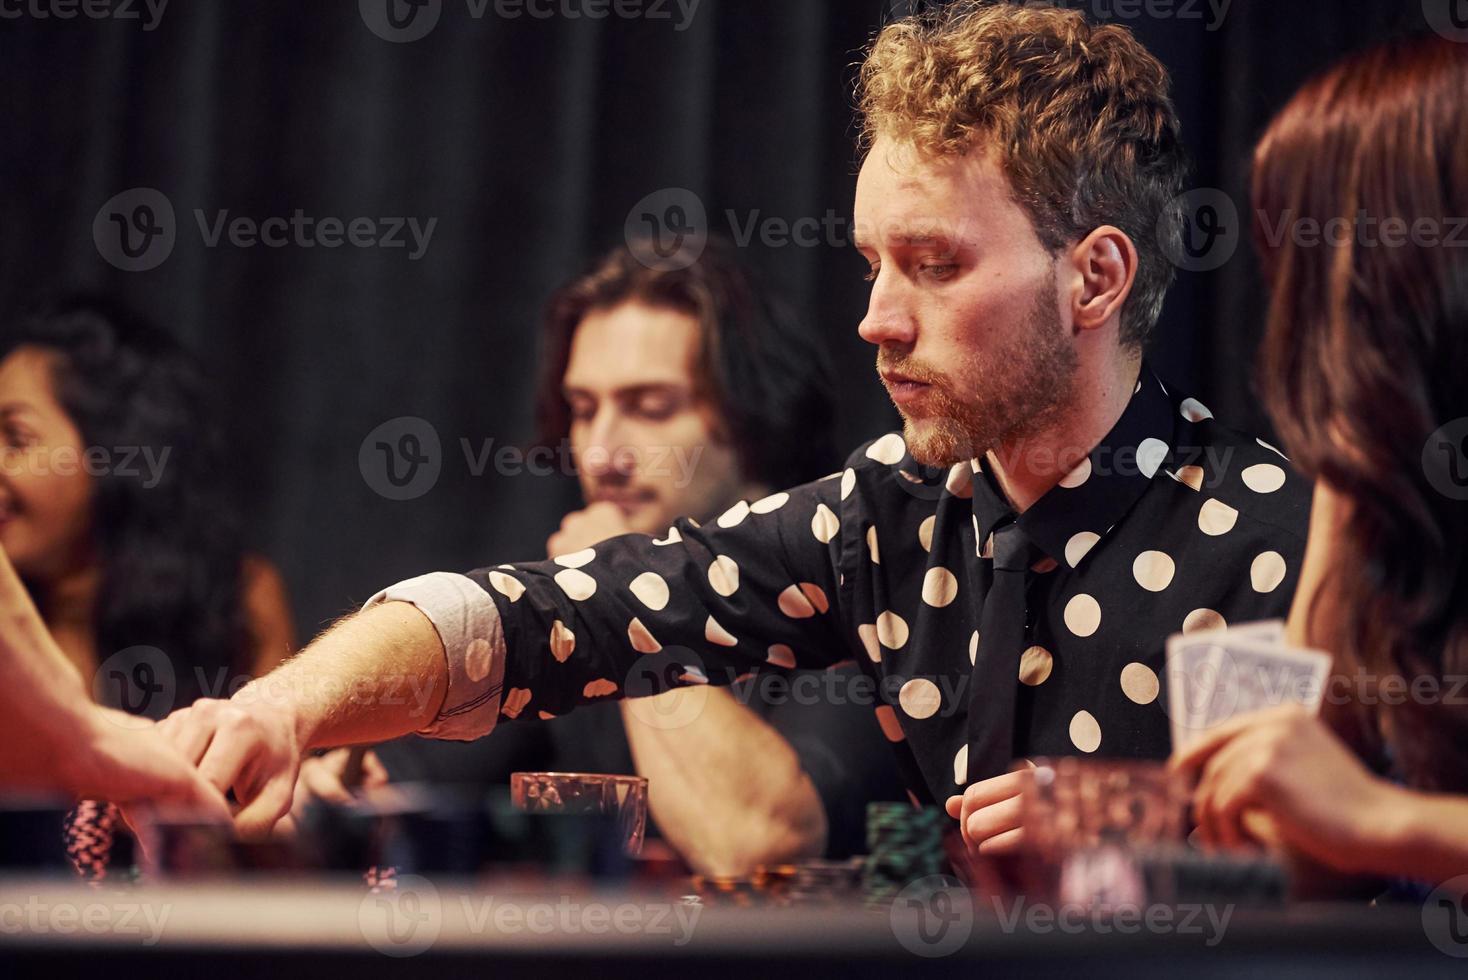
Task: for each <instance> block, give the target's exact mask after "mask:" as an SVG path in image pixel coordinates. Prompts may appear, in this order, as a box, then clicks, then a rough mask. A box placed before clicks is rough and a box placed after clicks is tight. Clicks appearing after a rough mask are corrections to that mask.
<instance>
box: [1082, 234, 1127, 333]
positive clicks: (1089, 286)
mask: <svg viewBox="0 0 1468 980" xmlns="http://www.w3.org/2000/svg"><path fill="white" fill-rule="evenodd" d="M1070 258H1071V263H1072V268H1073V270H1074V277H1075V278H1074V281H1075V283H1076V288H1075V290H1074V291H1073V292H1072V294H1071V304H1072V306H1071V311H1072V314H1073V317H1072V320H1073V322H1074V323H1075V326H1076V329H1077V330H1097V329H1099V328H1101V327H1103V326H1105V325H1106V324H1107V323H1108V322H1110V320H1111V318H1112V317H1113V316H1115V317H1118V318H1119V317H1120V316H1121V309H1122V307H1123V306H1124V305H1125V304H1126V301H1127V297H1128V296H1130V295H1131V293H1132V284H1133V283H1134V282H1135V281H1136V278H1137V247H1136V246H1135V245H1133V244H1132V240H1131V238H1130V237H1128V236H1127V233H1126V232H1124V231H1122V230H1121V229H1120V228H1117V227H1115V226H1113V225H1102V226H1101V227H1100V228H1097V229H1096V230H1095V231H1093V232H1091V233H1090V234H1089V235H1087V236H1086V237H1085V238H1083V239H1081V240H1080V241H1079V242H1078V243H1077V244H1076V245H1075V247H1074V248H1072V249H1071V253H1070Z"/></svg>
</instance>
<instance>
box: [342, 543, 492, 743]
mask: <svg viewBox="0 0 1468 980" xmlns="http://www.w3.org/2000/svg"><path fill="white" fill-rule="evenodd" d="M382 602H410V603H412V604H413V605H414V606H415V607H416V608H417V609H418V611H419V612H421V613H423V615H425V616H427V617H428V619H429V621H430V622H432V623H433V628H434V629H436V630H437V631H438V638H439V639H440V640H441V641H442V642H443V648H444V653H445V654H446V655H447V658H448V674H449V689H448V693H447V694H446V695H445V696H444V701H443V709H442V710H441V711H440V712H439V715H438V717H437V718H435V719H434V721H433V724H431V725H429V726H428V727H427V728H424V729H422V730H421V731H419V732H418V734H420V735H426V736H428V737H429V738H438V739H452V740H454V741H461V742H468V741H472V740H473V739H476V738H479V737H480V736H482V735H487V734H489V732H490V731H491V730H493V728H494V726H495V723H496V722H498V720H499V712H500V689H501V688H502V687H503V686H504V678H505V632H504V627H503V626H502V625H501V624H500V614H499V610H498V609H496V608H495V605H494V600H493V599H491V598H490V597H489V596H488V595H487V594H486V593H485V591H484V590H483V589H482V588H480V587H479V586H478V585H476V584H475V582H474V580H473V579H471V578H469V577H468V576H466V575H458V574H454V573H452V572H433V573H432V574H429V575H420V576H418V577H417V578H411V579H408V580H406V581H404V582H399V583H398V584H397V585H393V586H389V587H388V588H386V589H383V590H382V591H381V592H379V593H377V594H376V595H375V596H373V597H372V598H370V599H368V600H367V602H366V603H365V604H364V605H363V607H362V608H363V609H366V608H368V607H369V606H375V605H377V604H378V603H382Z"/></svg>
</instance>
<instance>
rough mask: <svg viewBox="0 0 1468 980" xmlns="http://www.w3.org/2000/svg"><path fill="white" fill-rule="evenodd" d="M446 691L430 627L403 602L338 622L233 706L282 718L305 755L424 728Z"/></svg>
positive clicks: (251, 687)
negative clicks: (282, 713) (280, 713)
mask: <svg viewBox="0 0 1468 980" xmlns="http://www.w3.org/2000/svg"><path fill="white" fill-rule="evenodd" d="M447 688H448V670H447V665H446V661H445V657H444V648H443V642H442V641H441V640H440V639H439V635H438V631H437V630H436V629H435V628H434V625H433V623H432V622H431V621H430V620H429V619H428V617H427V616H425V615H424V614H423V613H421V612H419V611H418V610H417V609H416V608H415V607H414V606H412V605H411V604H409V603H406V602H387V603H384V604H382V605H377V606H372V607H370V608H368V609H365V610H363V611H362V612H359V613H357V614H355V615H353V616H350V617H348V618H346V619H344V620H342V621H341V622H339V623H337V624H336V625H335V626H333V627H332V628H331V629H330V630H328V631H327V632H325V633H323V634H322V635H321V636H320V637H318V638H317V639H316V640H315V641H313V642H312V643H311V644H310V645H308V646H307V647H306V648H305V649H304V650H302V651H301V652H300V653H298V654H297V655H296V656H295V657H293V658H291V659H290V660H288V661H286V662H285V663H284V664H282V665H281V666H280V667H278V668H276V669H275V670H274V671H271V672H270V673H269V674H267V675H265V676H264V677H262V678H259V679H258V680H255V681H252V682H250V683H249V684H248V685H246V686H245V687H244V688H243V689H242V690H241V691H240V692H239V694H237V695H235V697H234V700H235V702H237V703H238V704H240V705H241V706H242V707H247V708H252V709H253V708H256V707H258V708H263V709H266V710H282V711H285V712H287V713H288V715H289V717H290V720H291V724H292V727H293V729H294V731H295V733H296V738H297V740H298V742H299V745H300V747H301V749H302V750H303V751H304V750H308V749H313V748H327V747H333V746H338V745H355V744H363V743H371V742H380V741H386V740H388V739H392V738H397V737H398V736H400V735H407V734H411V733H413V732H417V731H420V730H422V729H424V728H427V727H428V726H429V725H431V724H432V723H433V721H434V719H435V718H437V717H438V714H439V711H440V710H441V709H442V707H443V702H444V696H445V693H446V691H447Z"/></svg>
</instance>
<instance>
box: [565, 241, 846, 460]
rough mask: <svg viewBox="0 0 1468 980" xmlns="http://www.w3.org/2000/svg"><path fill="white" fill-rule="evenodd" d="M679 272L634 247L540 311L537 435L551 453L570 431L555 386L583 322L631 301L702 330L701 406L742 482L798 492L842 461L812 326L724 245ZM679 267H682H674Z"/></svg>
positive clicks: (705, 250)
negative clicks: (732, 455) (711, 413)
mask: <svg viewBox="0 0 1468 980" xmlns="http://www.w3.org/2000/svg"><path fill="white" fill-rule="evenodd" d="M684 247H687V248H689V249H690V250H689V251H688V253H687V256H686V258H684V259H683V260H682V261H674V262H670V263H666V267H664V264H661V263H658V262H656V261H650V259H652V258H656V257H657V254H658V253H656V252H655V251H654V245H653V244H652V243H650V242H646V241H640V240H634V241H632V242H630V243H628V244H622V245H619V246H617V247H616V248H614V249H612V250H611V251H609V252H607V253H606V254H605V255H603V256H601V257H600V258H599V259H597V260H596V262H595V263H594V264H593V265H592V266H591V268H589V269H588V270H587V271H586V272H585V273H584V274H583V275H580V276H578V277H577V278H576V279H574V280H572V281H571V282H569V283H567V284H566V285H565V286H564V287H562V288H561V289H560V290H559V291H557V293H556V294H555V296H553V297H552V298H551V300H550V303H549V304H548V305H547V308H546V314H545V322H544V335H543V338H544V340H543V346H542V351H543V356H542V358H541V373H540V382H539V392H538V395H537V398H536V424H537V428H538V430H539V439H540V442H541V443H542V444H544V445H548V446H555V445H557V444H559V443H560V442H561V440H563V439H565V438H566V436H567V434H568V433H569V432H570V430H571V407H570V405H569V404H567V402H566V396H565V394H564V393H563V392H562V389H561V385H562V380H563V379H564V377H565V374H566V367H567V365H568V364H569V363H570V360H571V342H572V340H573V339H574V338H575V335H576V328H577V327H579V326H580V325H581V321H582V320H583V319H585V317H586V315H587V314H588V313H591V312H592V311H594V310H609V309H611V308H613V307H615V306H618V305H620V304H622V303H626V302H631V301H634V300H635V301H637V302H641V303H645V304H647V305H649V306H654V307H659V308H664V309H670V310H675V311H677V312H680V313H686V314H688V315H689V316H691V317H693V318H694V320H695V321H697V324H698V330H699V345H698V350H697V354H696V355H695V362H694V364H693V365H691V367H692V373H693V378H694V384H695V389H696V394H697V397H698V398H700V399H702V400H705V401H707V402H708V403H709V404H711V405H712V406H713V408H714V409H715V415H716V416H717V418H718V425H719V428H718V430H717V435H718V437H719V438H720V439H721V440H722V441H723V442H725V443H726V444H728V445H730V446H732V447H733V448H734V451H735V452H736V453H737V454H738V457H739V464H740V471H741V476H743V477H744V478H745V479H748V480H754V481H756V482H759V483H762V484H764V485H766V486H771V487H785V486H795V485H797V484H800V483H805V482H807V481H809V480H814V479H816V478H818V477H820V476H823V475H824V474H826V473H827V472H829V471H830V470H831V469H832V468H833V467H834V466H835V465H836V463H837V462H838V461H839V457H838V455H837V453H836V443H835V416H836V407H835V406H836V395H835V388H834V377H833V374H832V369H831V362H830V359H829V358H828V357H827V354H826V350H825V347H824V345H823V344H822V342H821V338H820V337H819V336H818V335H817V333H816V331H815V330H814V329H813V328H812V325H811V324H810V323H809V322H807V321H805V320H804V319H802V318H800V317H797V316H796V315H795V314H794V313H793V312H792V311H791V309H790V308H789V307H787V306H786V305H785V304H784V303H783V302H782V301H781V300H779V299H778V298H776V297H775V295H774V294H773V293H771V292H770V291H768V290H767V289H765V288H764V287H763V285H762V283H761V282H760V281H759V280H758V279H757V278H756V276H755V273H754V272H753V271H752V270H751V269H750V268H748V267H747V266H746V265H745V264H744V263H742V262H741V261H740V260H739V258H738V256H737V254H736V252H735V246H734V244H733V243H732V242H729V241H728V240H726V239H723V238H720V237H718V236H713V235H710V236H708V238H707V240H706V241H704V240H700V241H699V243H698V248H697V249H696V250H694V249H693V248H692V246H684ZM680 258H681V257H680Z"/></svg>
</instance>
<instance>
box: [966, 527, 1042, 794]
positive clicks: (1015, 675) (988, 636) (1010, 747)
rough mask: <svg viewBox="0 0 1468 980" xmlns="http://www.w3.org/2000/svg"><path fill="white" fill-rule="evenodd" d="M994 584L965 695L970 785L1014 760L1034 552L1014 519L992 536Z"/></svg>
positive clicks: (1003, 769) (1004, 769) (1006, 767)
mask: <svg viewBox="0 0 1468 980" xmlns="http://www.w3.org/2000/svg"><path fill="white" fill-rule="evenodd" d="M993 549H994V551H993V553H994V579H993V582H992V583H991V584H990V586H989V592H988V594H987V595H986V596H985V597H984V610H983V613H982V614H981V615H980V616H979V650H978V656H977V657H976V658H975V660H974V673H973V679H972V684H973V690H972V691H971V692H970V693H969V721H968V741H969V749H968V780H969V782H970V783H974V782H978V781H979V780H981V779H989V778H990V777H993V776H999V775H1002V774H1004V773H1006V772H1008V771H1009V767H1010V763H1012V762H1013V761H1014V716H1015V702H1016V701H1017V699H1018V697H1019V664H1020V657H1021V655H1022V654H1023V653H1024V650H1025V580H1026V577H1027V575H1028V574H1029V570H1030V565H1031V564H1033V559H1034V548H1033V547H1032V546H1031V544H1030V541H1029V538H1027V537H1026V536H1025V533H1024V531H1022V530H1020V528H1019V525H1017V524H1015V523H1014V522H1013V520H1012V519H1011V520H1009V521H1008V522H1007V523H1001V524H1000V525H999V526H997V527H996V528H995V529H994V533H993Z"/></svg>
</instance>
